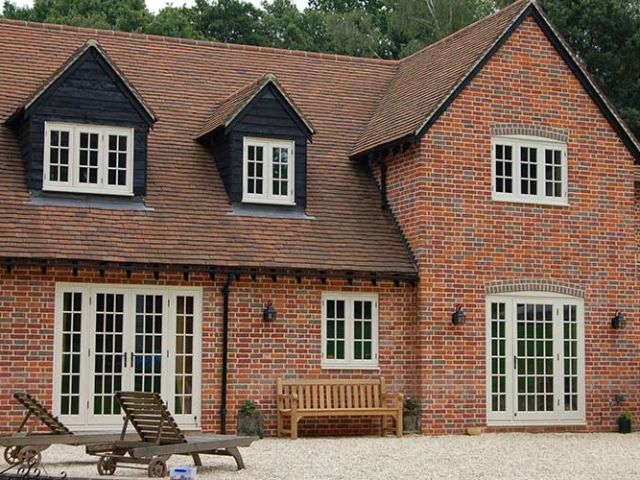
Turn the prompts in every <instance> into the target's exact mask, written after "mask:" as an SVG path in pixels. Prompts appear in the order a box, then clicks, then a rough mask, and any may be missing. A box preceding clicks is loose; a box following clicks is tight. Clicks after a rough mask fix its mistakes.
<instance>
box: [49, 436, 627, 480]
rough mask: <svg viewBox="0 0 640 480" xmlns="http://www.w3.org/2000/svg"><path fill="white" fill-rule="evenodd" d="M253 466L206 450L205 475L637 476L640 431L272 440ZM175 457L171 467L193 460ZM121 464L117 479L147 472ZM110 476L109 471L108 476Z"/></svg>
mask: <svg viewBox="0 0 640 480" xmlns="http://www.w3.org/2000/svg"><path fill="white" fill-rule="evenodd" d="M242 454H243V456H244V460H245V463H246V464H247V469H246V470H243V471H241V472H236V471H235V463H234V462H233V460H232V459H230V458H229V459H227V458H224V457H211V456H209V457H203V460H204V463H205V466H204V467H201V468H200V470H199V472H198V480H202V479H216V480H218V479H220V480H224V479H234V480H244V479H256V480H257V479H260V480H270V479H292V480H293V479H295V480H302V479H322V480H338V479H348V480H358V479H363V480H376V479H381V480H395V479H406V480H409V479H432V478H433V479H447V478H450V479H456V480H459V479H503V478H504V479H545V480H548V479H607V480H620V479H632V478H633V479H638V478H640V434H635V433H634V434H630V435H620V434H511V433H505V434H485V435H481V436H478V437H465V436H442V437H418V436H415V437H405V438H402V439H397V438H392V437H388V438H369V437H358V438H353V437H352V438H315V439H305V438H301V439H299V440H297V441H291V440H284V439H265V440H260V441H258V442H255V443H254V444H253V445H252V446H251V447H250V448H245V449H242ZM187 458H188V457H174V458H173V459H171V460H170V462H169V465H170V466H180V465H182V466H188V465H191V464H190V463H189V462H188V461H187ZM43 461H44V462H46V463H45V467H46V470H47V471H48V473H49V474H51V475H58V474H59V473H60V472H61V471H62V470H64V471H66V472H67V474H68V475H69V476H71V477H78V476H85V477H86V476H91V477H97V476H98V475H97V472H96V467H95V463H96V461H95V458H94V457H89V456H87V455H85V454H84V450H83V449H82V448H77V447H62V446H54V447H51V448H49V449H48V450H46V451H44V452H43ZM144 475H145V474H144V473H143V472H141V471H139V470H129V469H124V468H122V469H120V468H119V469H118V470H117V471H116V474H115V476H114V477H113V478H117V477H128V478H131V477H143V476H144ZM107 478H108V477H107Z"/></svg>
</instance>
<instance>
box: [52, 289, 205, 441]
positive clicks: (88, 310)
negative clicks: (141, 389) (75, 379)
mask: <svg viewBox="0 0 640 480" xmlns="http://www.w3.org/2000/svg"><path fill="white" fill-rule="evenodd" d="M66 292H80V293H82V326H81V352H82V354H81V359H80V369H81V372H85V373H81V377H80V378H81V380H82V379H83V378H84V380H85V381H86V380H87V379H89V380H91V379H90V378H88V376H89V373H90V372H92V371H93V370H92V368H91V364H90V362H93V361H94V354H95V352H94V340H95V338H94V337H95V335H92V331H93V330H92V327H91V325H92V322H94V321H95V308H96V301H95V299H96V294H97V293H108V294H110V293H116V294H118V293H123V294H125V295H126V296H125V305H124V313H125V323H127V322H131V323H133V325H135V296H136V295H139V294H140V295H154V294H155V295H163V296H164V298H163V301H164V308H163V311H164V314H163V316H164V319H163V324H164V325H165V326H166V330H165V331H164V332H163V338H167V339H168V344H163V360H164V361H165V365H166V368H163V370H162V383H163V385H164V386H165V389H164V390H163V392H165V393H166V392H167V391H169V392H171V393H170V394H169V395H166V396H165V395H163V400H165V401H166V403H167V407H168V408H169V410H170V411H171V412H172V414H173V417H174V418H175V420H176V422H177V423H178V424H179V425H180V427H181V428H183V429H185V430H198V429H200V428H201V425H202V415H201V408H202V404H201V392H202V343H203V337H202V288H201V287H173V286H170V287H165V286H151V285H119V284H92V283H68V282H58V283H56V291H55V299H56V304H55V332H54V357H53V358H54V362H53V401H52V406H53V414H54V415H56V416H58V417H60V419H61V420H62V421H63V422H64V423H65V424H67V425H70V426H73V427H74V429H75V430H78V431H83V430H84V431H91V430H113V429H114V428H121V427H122V422H121V421H118V423H110V422H109V421H107V422H98V423H90V421H89V416H90V415H89V414H90V409H92V408H93V400H92V393H91V392H90V390H91V391H93V390H92V389H93V383H92V382H91V386H90V387H89V386H84V388H83V387H82V383H81V390H80V413H79V414H78V415H61V414H60V409H61V405H60V394H61V389H62V341H63V333H62V332H63V308H64V294H65V293H66ZM185 295H188V296H193V298H194V305H193V310H194V311H193V320H194V325H193V337H194V342H193V367H192V368H193V384H192V413H190V414H183V415H176V414H175V409H174V405H175V384H174V381H175V371H176V363H175V353H176V347H175V341H176V321H175V320H176V300H175V299H176V298H177V297H178V296H185ZM127 317H129V319H127ZM133 325H132V329H131V332H133V331H134V327H133ZM126 331H128V330H125V332H126ZM132 336H133V334H132ZM195 339H198V341H195ZM125 340H126V339H125ZM129 341H130V342H133V338H131V339H130V340H129ZM89 349H91V353H90V352H89ZM129 369H130V367H129ZM131 372H132V370H129V371H128V372H127V373H131ZM167 389H168V390H167Z"/></svg>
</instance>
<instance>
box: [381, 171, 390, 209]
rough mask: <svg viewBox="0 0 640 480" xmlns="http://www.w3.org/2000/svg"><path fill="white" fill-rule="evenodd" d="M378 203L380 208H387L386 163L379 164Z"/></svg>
mask: <svg viewBox="0 0 640 480" xmlns="http://www.w3.org/2000/svg"><path fill="white" fill-rule="evenodd" d="M380 204H381V207H382V210H387V208H388V207H389V203H388V201H387V164H386V163H385V162H382V163H381V164H380Z"/></svg>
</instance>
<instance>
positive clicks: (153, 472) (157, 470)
mask: <svg viewBox="0 0 640 480" xmlns="http://www.w3.org/2000/svg"><path fill="white" fill-rule="evenodd" d="M148 471H149V476H150V477H164V476H166V475H167V462H165V461H164V460H162V459H160V458H154V459H153V460H151V461H150V462H149V470H148Z"/></svg>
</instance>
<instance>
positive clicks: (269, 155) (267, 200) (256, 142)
mask: <svg viewBox="0 0 640 480" xmlns="http://www.w3.org/2000/svg"><path fill="white" fill-rule="evenodd" d="M249 146H256V147H262V148H263V157H262V162H263V167H262V173H263V177H262V181H263V186H262V193H261V194H256V193H249V175H248V173H249V167H248V164H249ZM274 147H279V148H287V149H289V163H288V166H289V168H288V179H287V183H288V192H287V195H274V194H273V148H274ZM295 147H296V144H295V142H294V141H289V140H277V139H268V138H255V137H244V138H243V147H242V172H243V173H242V201H243V202H246V203H264V204H271V205H295V203H296V202H295V157H296V156H295Z"/></svg>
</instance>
